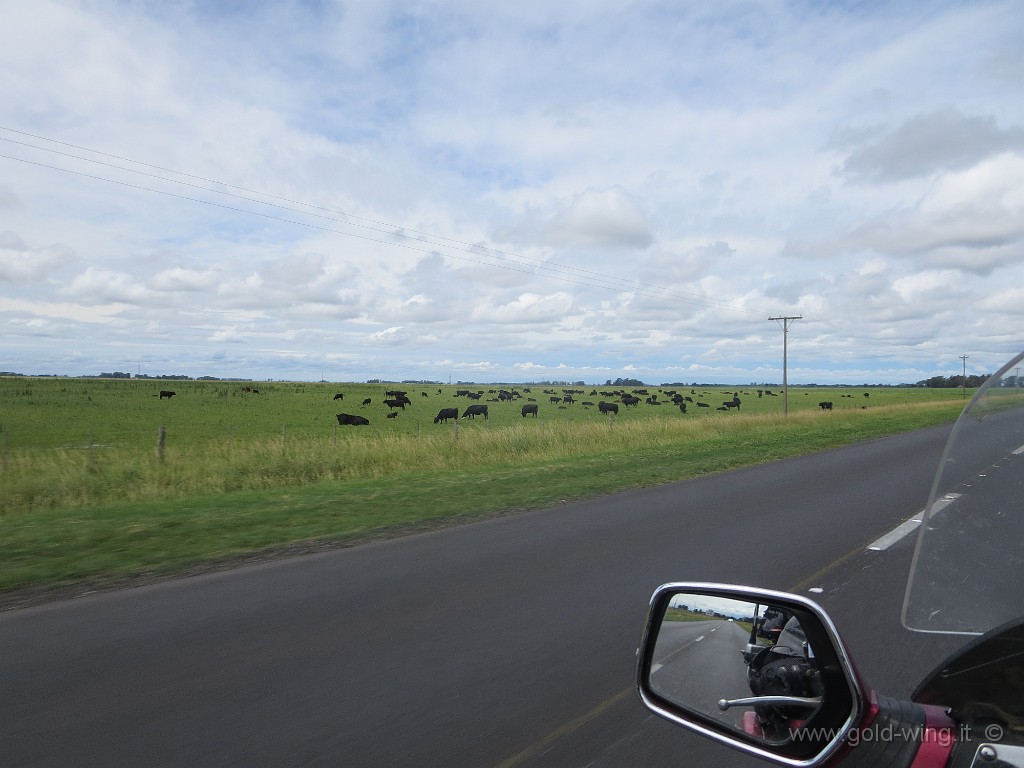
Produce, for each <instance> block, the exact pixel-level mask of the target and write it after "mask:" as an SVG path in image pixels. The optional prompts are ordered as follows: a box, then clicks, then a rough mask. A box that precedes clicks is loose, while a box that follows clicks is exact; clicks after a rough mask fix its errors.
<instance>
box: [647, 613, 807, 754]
mask: <svg viewBox="0 0 1024 768" xmlns="http://www.w3.org/2000/svg"><path fill="white" fill-rule="evenodd" d="M650 687H651V690H652V691H653V692H654V693H656V694H658V695H659V696H661V697H662V698H664V699H667V700H668V701H671V702H673V703H675V704H677V705H679V706H682V707H685V708H686V709H688V710H690V711H691V712H693V713H695V714H698V715H701V716H703V717H704V718H709V719H711V720H712V721H714V722H715V723H716V724H718V725H719V726H725V727H727V728H729V729H731V730H734V731H736V732H738V733H743V734H745V735H746V736H748V737H750V738H754V739H757V740H760V741H763V742H765V743H771V744H779V743H783V742H786V741H788V740H790V739H791V738H792V733H793V731H795V730H796V729H797V728H799V727H800V726H801V725H802V724H803V722H804V721H805V720H807V719H808V718H809V717H810V716H811V715H812V714H813V713H814V712H815V711H816V710H817V709H818V708H819V707H820V706H821V696H822V683H821V675H820V673H819V672H818V668H817V664H816V662H815V659H814V652H813V650H812V649H811V648H810V646H809V644H808V643H807V640H806V638H805V637H804V632H803V628H802V627H801V626H800V622H799V621H798V620H797V619H796V617H795V616H793V615H792V614H790V613H789V612H787V611H786V610H784V609H782V608H779V607H777V606H772V605H763V604H758V603H749V602H743V601H740V600H734V599H731V598H725V597H717V596H710V595H697V594H688V593H679V594H676V595H674V596H673V597H672V599H671V601H669V603H668V607H667V608H666V610H665V613H664V615H663V617H662V620H661V624H660V627H659V629H658V635H657V641H656V643H655V647H654V655H653V656H652V658H651V667H650Z"/></svg>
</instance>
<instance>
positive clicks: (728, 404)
mask: <svg viewBox="0 0 1024 768" xmlns="http://www.w3.org/2000/svg"><path fill="white" fill-rule="evenodd" d="M437 392H438V394H441V393H442V390H440V389H439V390H438V391H437ZM756 392H757V396H758V397H759V398H760V397H765V396H769V397H772V396H774V397H777V396H778V393H776V392H773V391H772V390H770V389H759V390H756ZM543 393H544V394H545V395H547V396H548V403H549V404H550V405H553V406H556V407H558V408H567V407H569V406H570V405H573V404H575V403H580V404H581V406H582V407H583V408H593V407H596V408H597V410H598V411H599V412H600V413H602V414H606V415H608V416H609V417H610V416H612V415H614V414H617V413H618V412H619V406H620V405H621V406H623V407H627V408H628V407H638V406H639V404H640V402H641V399H643V402H644V403H646V404H647V405H672V406H673V407H676V408H678V409H679V410H680V411H681V412H682V413H687V405H688V404H689V405H693V406H695V407H697V408H711V407H712V406H711V404H710V403H707V402H704V401H702V400H696V401H695V400H694V399H693V398H694V397H695V396H697V392H696V390H694V389H691V390H690V394H689V395H684V394H681V393H679V392H677V391H675V390H667V391H660V392H651V391H649V390H647V389H634V390H632V391H631V392H625V391H622V390H616V391H602V392H599V391H598V390H596V389H595V390H593V391H591V392H590V394H589V396H590V397H597V396H600V397H601V398H609V400H607V401H606V400H604V399H600V400H598V402H597V403H595V402H594V401H592V400H581V399H579V396H581V395H582V396H585V395H586V392H585V390H579V389H563V390H562V391H561V393H558V392H556V391H555V390H550V389H545V390H543ZM484 394H485V392H484V391H483V390H476V391H473V390H468V389H460V390H457V391H456V393H455V397H465V398H466V399H467V400H471V401H476V400H480V399H482V398H483V397H484ZM487 394H490V395H492V397H489V398H487V401H488V402H495V403H501V402H514V401H516V400H519V399H523V398H525V399H526V400H527V402H526V403H524V404H523V406H522V407H521V409H520V413H521V414H522V416H523V418H526V417H527V416H533V417H534V418H536V417H537V416H538V415H539V412H540V408H539V406H538V403H537V398H536V397H532V396H529V395H531V394H532V392H531V389H530V388H529V387H524V388H523V389H522V391H520V390H519V389H499V390H494V389H492V390H489V391H488V393H487ZM702 394H703V395H708V394H711V393H708V392H706V391H705V392H702ZM726 394H730V393H726ZM731 394H732V399H730V400H726V401H724V402H723V403H722V404H721V405H720V406H717V407H716V410H719V411H731V410H732V409H733V408H735V409H736V410H737V411H739V410H740V405H741V404H742V400H740V393H739V392H732V393H731ZM744 394H750V393H747V392H745V393H744ZM421 395H422V396H423V397H428V394H427V393H426V392H421ZM384 396H385V399H384V405H386V406H387V407H388V414H387V418H389V419H393V418H395V417H396V416H397V415H398V411H397V410H396V409H401V410H402V411H404V410H405V409H406V407H409V406H411V405H412V400H411V399H410V398H409V395H408V392H403V391H399V390H388V391H387V392H385V393H384ZM659 396H660V397H665V398H668V399H667V400H659ZM867 396H868V393H867V392H865V393H864V397H867ZM344 397H345V395H344V393H338V394H336V395H335V396H334V399H335V400H342V399H344ZM843 397H851V395H843ZM612 398H614V399H612ZM372 402H373V399H372V398H366V399H365V400H363V401H362V404H361V405H362V406H363V407H365V406H368V405H371V404H372ZM818 405H819V407H820V408H821V409H822V410H832V403H831V402H822V403H819V404H818ZM477 416H483V417H484V419H487V418H489V414H488V409H487V405H486V404H484V403H476V402H474V403H472V404H470V405H468V406H467V407H466V408H465V410H464V411H463V413H462V415H461V417H460V416H459V408H457V407H450V408H442V409H441V410H439V411H438V412H437V416H435V417H434V423H435V424H447V423H448V422H449V421H455V422H457V421H458V420H459V419H460V418H462V419H475V418H476V417H477ZM338 423H339V424H342V425H351V426H359V425H367V424H369V423H370V422H369V420H368V419H367V418H366V417H364V416H358V415H356V414H349V413H339V414H338Z"/></svg>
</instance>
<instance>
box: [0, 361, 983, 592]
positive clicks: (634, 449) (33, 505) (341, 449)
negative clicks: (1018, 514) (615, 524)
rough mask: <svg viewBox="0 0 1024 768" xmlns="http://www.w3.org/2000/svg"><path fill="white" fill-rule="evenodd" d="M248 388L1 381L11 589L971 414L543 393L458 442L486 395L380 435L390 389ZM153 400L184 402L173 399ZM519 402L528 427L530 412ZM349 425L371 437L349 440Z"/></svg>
mask: <svg viewBox="0 0 1024 768" xmlns="http://www.w3.org/2000/svg"><path fill="white" fill-rule="evenodd" d="M244 386H245V385H244V384H242V383H237V382H230V383H229V382H194V381H175V382H156V381H149V380H142V381H138V380H120V379H118V380H106V379H28V378H20V377H11V378H2V379H0V403H2V404H3V408H2V415H0V419H2V421H0V559H2V562H3V563H4V566H3V568H2V569H0V590H11V589H14V588H18V587H26V586H30V585H39V584H54V583H64V582H69V581H75V580H81V579H97V578H100V579H103V578H121V577H124V576H128V575H132V574H139V573H154V572H158V573H167V572H174V571H176V570H180V569H182V568H187V567H189V566H191V565H194V564H196V563H200V562H203V561H208V560H210V559H222V558H233V557H237V556H240V555H244V554H245V553H251V552H254V551H260V550H263V549H265V548H270V547H280V546H282V545H288V544H291V543H294V542H310V541H316V542H334V543H338V542H347V541H357V540H362V539H364V538H367V537H379V536H387V535H393V534H394V533H396V532H400V531H407V530H415V529H418V528H422V527H424V526H435V525H442V524H451V523H453V522H458V521H462V520H469V519H473V518H475V517H479V516H481V515H487V514H496V513H505V512H508V511H510V510H515V509H525V508H531V507H537V506H542V505H547V504H553V503H558V502H559V501H561V500H564V499H578V498H583V497H586V496H591V495H596V494H602V493H609V492H613V491H616V490H620V489H624V488H630V487H639V486H644V485H652V484H656V483H663V482H670V481H674V480H680V479H684V478H687V477H693V476H697V475H701V474H706V473H709V472H717V471H722V470H726V469H730V468H733V467H737V466H743V465H746V464H752V463H757V462H762V461H769V460H773V459H778V458H783V457H786V456H792V455H797V454H801V453H809V452H812V451H817V450H822V449H825V448H829V447H833V446H836V445H840V444H843V443H848V442H853V441H856V440H862V439H869V438H872V437H876V436H881V435H885V434H891V433H895V432H899V431H903V430H908V429H914V428H917V427H923V426H928V425H931V424H936V423H940V422H943V421H949V420H952V419H953V418H955V417H956V415H957V414H958V413H959V411H960V409H961V408H962V406H963V404H964V401H963V400H962V398H961V393H960V391H959V390H927V389H916V388H884V387H875V388H869V389H863V388H849V389H846V388H825V387H816V388H811V389H807V390H804V389H796V388H793V389H791V390H790V396H789V404H790V415H789V416H788V417H787V418H783V417H782V415H781V413H782V398H781V397H768V396H765V397H762V398H758V397H757V394H756V390H754V389H751V388H739V390H738V391H739V392H740V395H739V396H740V399H741V400H742V406H741V412H740V413H737V412H735V411H731V412H728V413H726V412H720V411H716V410H715V407H717V406H719V405H721V403H722V402H723V401H725V400H728V399H731V393H732V392H734V391H737V390H736V389H734V388H725V387H722V388H713V389H699V388H698V389H697V394H696V395H691V397H693V399H694V400H695V401H696V400H702V401H704V402H707V403H709V404H710V405H711V406H712V407H711V408H706V409H705V408H701V409H697V408H696V407H695V406H690V408H689V409H690V412H689V413H687V414H682V413H681V412H680V411H679V409H678V408H675V407H674V406H671V405H668V404H666V405H660V406H654V405H647V404H646V403H644V402H641V403H640V405H639V406H637V407H635V408H626V407H624V406H621V405H620V407H619V414H618V415H617V416H611V417H609V416H605V415H603V414H601V413H599V411H598V409H597V408H596V407H586V406H583V405H582V401H584V400H589V401H592V402H594V403H596V402H598V401H599V400H600V399H606V400H609V399H610V398H602V397H601V395H600V394H599V393H598V394H596V395H592V394H591V391H592V388H585V389H586V392H585V393H584V394H582V395H577V399H578V400H579V401H581V402H577V403H575V404H571V405H567V406H565V407H558V406H556V405H553V404H550V403H548V402H547V400H548V399H549V398H550V397H552V396H554V395H550V394H545V393H544V391H543V390H544V389H549V390H550V389H556V390H557V393H558V394H561V388H560V387H559V388H553V387H544V388H538V387H531V390H532V391H531V392H530V393H526V392H525V390H524V388H523V387H521V386H520V387H518V389H519V390H520V391H522V392H523V394H524V398H523V399H522V400H517V401H514V402H487V405H488V407H489V411H490V414H489V415H490V418H489V419H487V420H483V419H482V418H477V419H475V420H471V419H463V420H460V422H459V425H458V428H455V427H454V425H453V424H447V425H441V424H434V423H433V418H434V416H435V415H436V414H437V412H438V410H439V409H440V408H442V407H456V406H458V407H459V409H460V412H461V411H462V410H464V409H465V407H466V406H467V405H468V404H469V403H468V401H467V400H466V398H464V397H455V391H456V389H472V390H476V389H479V387H472V386H468V387H467V386H460V387H455V386H454V385H453V386H443V387H438V386H436V385H434V386H432V387H419V386H417V387H413V386H409V385H406V386H401V385H398V386H394V387H388V388H397V389H404V390H406V391H408V392H409V396H410V398H411V399H412V401H413V404H412V406H411V407H408V408H406V410H405V411H399V412H398V413H397V416H396V417H395V418H393V419H388V418H386V415H387V413H388V409H387V408H386V406H384V405H382V401H383V399H384V391H385V389H386V388H385V387H384V386H378V385H372V386H371V385H350V384H342V385H339V384H320V383H316V384H310V383H258V384H256V383H253V384H251V385H250V386H253V387H255V388H257V389H259V390H260V392H259V394H254V393H249V392H244V391H243V387H244ZM492 388H493V389H497V387H484V388H483V389H484V390H485V394H484V399H483V400H481V401H478V402H485V400H486V399H487V398H492V397H494V396H495V395H494V394H491V393H488V392H487V390H488V389H492ZM160 389H172V390H174V391H175V392H176V393H177V394H176V396H175V397H174V398H172V399H170V400H167V399H163V400H161V399H159V398H158V396H157V395H158V393H159V391H160ZM597 389H598V392H600V390H602V389H605V390H607V389H609V388H601V387H599V388H597ZM647 389H648V390H649V392H651V393H658V398H659V400H664V399H667V397H666V396H665V395H664V394H661V390H659V389H658V388H654V387H648V388H647ZM439 390H440V391H439ZM679 391H680V392H682V393H684V394H687V395H689V394H690V393H689V388H686V389H682V388H679ZM338 392H343V393H344V394H345V398H344V400H338V401H335V400H333V396H334V394H335V393H338ZM422 392H426V393H427V396H423V395H422V394H421V393H422ZM864 392H869V397H864V394H863V393H864ZM968 394H969V393H968ZM847 395H848V396H847ZM527 397H533V398H535V399H536V400H537V402H538V405H539V410H540V415H539V417H538V418H536V419H534V418H532V417H528V418H525V419H524V418H523V417H522V416H521V415H520V408H521V406H522V404H523V403H525V402H526V398H527ZM367 398H369V399H371V400H372V402H371V404H370V405H367V406H363V405H361V403H362V401H363V400H365V399H367ZM822 400H830V401H832V402H833V403H834V407H833V410H832V411H830V412H824V411H821V410H820V409H819V408H818V405H817V404H818V402H819V401H822ZM339 412H346V413H352V414H359V415H363V416H366V417H367V418H368V419H369V420H370V425H369V426H361V427H340V426H339V425H338V423H337V419H336V417H335V414H337V413H339ZM161 427H163V428H164V429H165V431H166V440H165V446H164V449H163V452H162V457H161V456H159V455H158V452H157V434H158V430H159V429H160V428H161Z"/></svg>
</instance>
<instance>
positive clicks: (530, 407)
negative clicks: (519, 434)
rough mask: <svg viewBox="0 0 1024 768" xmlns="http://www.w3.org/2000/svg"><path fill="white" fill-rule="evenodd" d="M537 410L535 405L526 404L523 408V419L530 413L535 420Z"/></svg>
mask: <svg viewBox="0 0 1024 768" xmlns="http://www.w3.org/2000/svg"><path fill="white" fill-rule="evenodd" d="M537 410H538V408H537V404H536V403H527V404H526V405H524V406H523V417H524V418H525V417H526V414H528V413H532V414H533V417H534V418H537Z"/></svg>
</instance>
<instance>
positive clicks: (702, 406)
mask: <svg viewBox="0 0 1024 768" xmlns="http://www.w3.org/2000/svg"><path fill="white" fill-rule="evenodd" d="M697 407H698V408H710V407H711V406H710V405H708V404H707V403H702V402H700V401H699V400H698V401H697Z"/></svg>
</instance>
